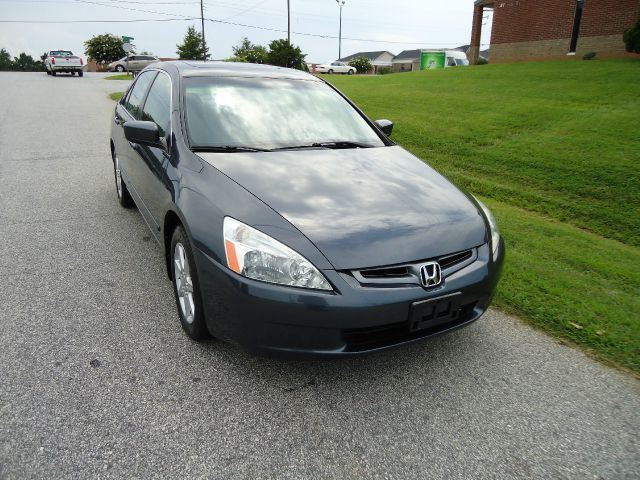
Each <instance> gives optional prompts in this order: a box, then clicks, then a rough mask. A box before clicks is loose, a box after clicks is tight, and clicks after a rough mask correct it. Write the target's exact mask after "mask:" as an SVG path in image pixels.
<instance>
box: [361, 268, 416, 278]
mask: <svg viewBox="0 0 640 480" xmlns="http://www.w3.org/2000/svg"><path fill="white" fill-rule="evenodd" d="M360 274H361V275H362V276H363V277H364V278H395V277H406V276H407V275H409V268H408V267H388V268H374V269H371V270H361V271H360Z"/></svg>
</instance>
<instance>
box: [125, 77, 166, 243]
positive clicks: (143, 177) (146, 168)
mask: <svg viewBox="0 0 640 480" xmlns="http://www.w3.org/2000/svg"><path fill="white" fill-rule="evenodd" d="M140 120H143V121H148V122H153V123H155V124H156V125H157V126H158V130H159V132H160V139H161V141H162V142H163V144H164V146H165V148H156V147H148V146H145V145H138V146H137V148H135V149H134V152H135V154H136V156H135V159H134V162H136V163H137V164H138V165H137V167H136V171H137V172H138V177H137V180H136V183H137V185H138V193H139V195H140V197H141V198H142V199H143V201H144V204H145V206H146V207H147V209H148V212H149V214H150V217H151V222H149V223H150V224H153V225H152V226H153V227H154V234H156V235H158V232H159V231H160V227H161V225H162V224H163V217H164V212H165V210H166V207H167V205H168V204H169V203H170V202H171V198H172V196H171V190H170V189H171V187H172V184H171V182H170V181H169V179H168V178H167V165H168V163H169V158H170V153H169V151H170V147H171V79H170V78H169V75H168V74H166V73H164V72H162V71H161V72H159V73H158V75H157V76H156V78H155V80H154V81H153V84H152V85H151V88H150V90H149V93H148V94H147V97H146V100H145V102H144V106H143V108H142V111H141V115H140Z"/></svg>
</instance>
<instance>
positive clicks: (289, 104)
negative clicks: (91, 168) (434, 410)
mask: <svg viewBox="0 0 640 480" xmlns="http://www.w3.org/2000/svg"><path fill="white" fill-rule="evenodd" d="M392 127H393V124H392V123H391V122H389V121H387V120H378V121H375V122H373V121H371V120H369V119H368V118H367V117H366V116H365V115H364V114H363V113H362V112H361V111H360V110H359V109H358V108H357V107H356V106H355V105H354V104H353V103H351V102H350V101H349V100H348V99H347V98H346V97H344V96H343V95H342V94H341V93H340V92H338V91H337V90H336V89H335V88H334V87H332V86H331V85H329V84H327V83H325V82H324V81H323V80H321V79H319V78H316V77H315V76H313V75H310V74H307V73H303V72H300V71H296V70H289V69H285V68H277V67H271V66H264V65H250V64H238V63H218V62H208V63H199V62H165V63H156V64H153V65H151V66H149V67H147V68H146V69H144V70H143V71H142V72H141V73H140V74H139V75H138V77H137V78H136V80H135V82H134V83H133V85H132V86H131V87H130V88H129V90H128V91H127V92H126V94H125V95H124V97H123V98H122V100H121V101H120V102H119V103H118V104H117V106H116V109H115V113H114V116H113V121H112V127H111V154H112V158H113V165H114V172H115V180H116V182H115V183H116V190H117V194H118V199H119V201H120V203H121V204H122V206H124V207H133V206H134V205H135V206H137V207H138V209H139V210H140V212H141V213H142V216H143V217H144V219H145V221H146V223H147V224H148V225H149V228H150V229H151V231H152V232H153V235H154V236H155V238H156V240H157V241H158V242H159V243H160V245H161V246H162V248H163V249H164V252H165V256H166V264H167V272H168V275H169V278H170V279H171V280H172V281H173V285H174V291H175V296H176V304H177V309H178V313H179V316H180V321H181V323H182V327H183V328H184V330H185V331H186V333H187V334H188V335H189V336H190V337H191V338H194V339H201V338H204V337H206V336H207V335H209V334H212V335H214V336H215V337H217V338H220V339H225V340H230V341H233V342H235V343H237V344H239V345H241V346H243V347H245V348H247V349H249V350H250V351H252V352H256V353H260V352H262V353H292V354H310V355H325V356H341V355H355V354H360V353H365V352H371V351H376V350H381V349H385V348H388V347H392V346H395V345H400V344H405V343H408V342H413V341H416V340H418V339H422V338H425V337H429V336H432V335H435V334H439V333H443V332H449V331H452V330H454V329H456V328H459V327H463V326H465V325H468V324H469V323H471V322H473V321H474V320H477V319H478V318H479V317H480V316H481V315H482V314H483V313H484V312H485V311H486V309H487V308H488V306H489V303H490V301H491V298H492V295H493V292H494V290H495V287H496V284H497V282H498V278H499V276H500V270H501V267H502V262H503V258H504V244H503V241H502V239H501V237H500V234H499V232H498V228H497V225H496V223H495V221H494V219H493V217H492V215H491V213H490V212H489V210H488V209H487V208H486V207H485V206H484V205H483V204H482V203H480V202H479V201H478V200H477V199H475V198H474V197H473V196H471V195H469V194H466V193H464V192H462V191H460V190H459V189H458V188H456V187H455V186H454V185H452V184H451V183H450V182H449V181H448V180H447V179H446V178H444V177H443V176H442V175H440V174H438V173H437V172H436V171H435V170H433V169H432V168H431V167H429V166H428V165H427V164H425V163H424V162H423V161H421V160H420V159H418V158H416V157H414V156H413V155H412V154H410V153H408V152H407V151H406V150H404V149H403V148H402V147H399V146H397V145H396V144H395V143H393V142H392V141H391V140H390V139H389V135H390V134H391V129H392ZM433 128H436V127H435V126H434V127H433Z"/></svg>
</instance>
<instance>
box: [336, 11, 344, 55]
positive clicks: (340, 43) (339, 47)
mask: <svg viewBox="0 0 640 480" xmlns="http://www.w3.org/2000/svg"><path fill="white" fill-rule="evenodd" d="M345 1H346V0H336V3H337V4H338V6H339V7H340V33H339V34H338V60H340V59H341V58H342V7H344V4H345Z"/></svg>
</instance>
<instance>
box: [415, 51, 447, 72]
mask: <svg viewBox="0 0 640 480" xmlns="http://www.w3.org/2000/svg"><path fill="white" fill-rule="evenodd" d="M445 57H446V55H445V53H444V52H422V57H421V58H420V70H434V69H436V68H444V60H445Z"/></svg>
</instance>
